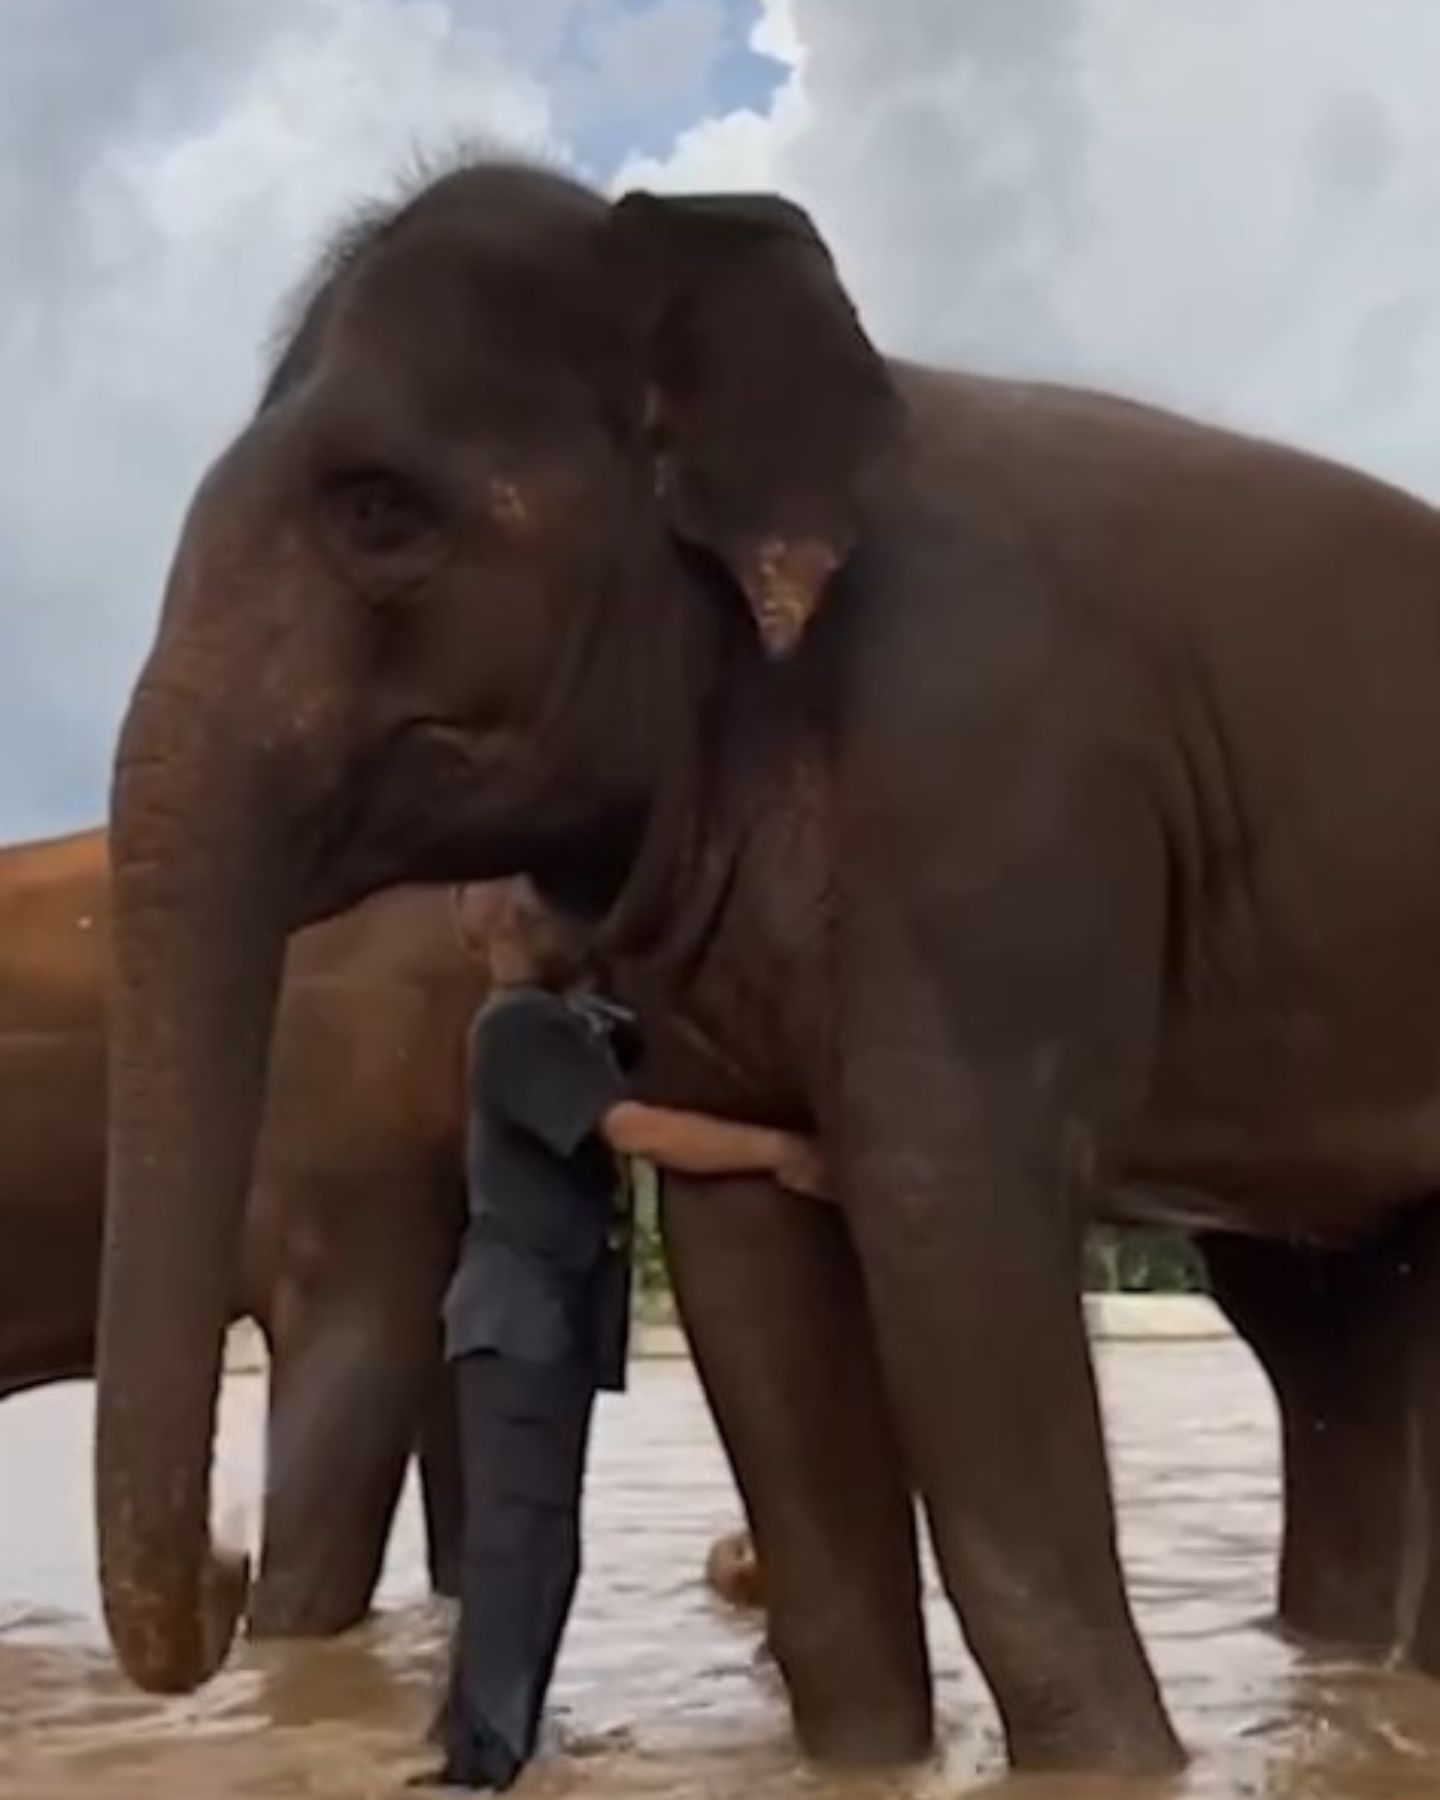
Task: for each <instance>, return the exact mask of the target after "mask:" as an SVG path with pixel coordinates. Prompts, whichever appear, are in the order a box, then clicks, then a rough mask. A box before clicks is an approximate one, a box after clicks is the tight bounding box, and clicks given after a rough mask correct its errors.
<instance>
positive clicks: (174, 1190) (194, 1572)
mask: <svg viewBox="0 0 1440 1800" xmlns="http://www.w3.org/2000/svg"><path fill="white" fill-rule="evenodd" d="M162 669H163V680H162V679H161V678H160V676H159V675H158V674H156V673H152V674H149V675H147V677H146V678H145V679H144V680H143V681H142V683H141V686H140V688H139V689H138V690H137V693H136V696H135V699H134V701H133V702H132V705H131V709H130V713H129V716H128V718H127V720H126V724H125V728H124V731H123V733H122V736H121V742H120V749H119V753H118V758H117V763H116V778H115V787H114V793H113V797H112V856H113V863H114V915H113V918H114V924H113V929H114V939H115V941H114V956H115V988H114V992H113V1002H112V1004H113V1012H112V1025H111V1031H110V1120H111V1137H110V1165H109V1192H108V1200H107V1217H106V1237H105V1258H104V1272H103V1278H102V1284H101V1306H100V1324H99V1395H98V1416H97V1435H96V1503H97V1508H98V1529H99V1561H100V1579H101V1586H102V1590H103V1595H104V1605H105V1617H106V1621H107V1624H108V1626H109V1630H110V1634H111V1637H112V1639H113V1641H114V1645H115V1649H116V1652H117V1654H118V1656H119V1658H120V1661H121V1663H122V1665H123V1666H124V1668H125V1670H126V1672H127V1673H128V1674H129V1675H130V1676H131V1678H132V1679H133V1680H134V1681H136V1682H137V1683H139V1684H140V1685H141V1686H142V1687H145V1688H149V1689H152V1690H155V1691H159V1692H183V1691H188V1690H190V1689H193V1688H195V1687H196V1686H198V1685H199V1684H200V1683H201V1682H203V1681H205V1680H206V1679H207V1678H208V1677H209V1676H210V1675H211V1674H212V1673H213V1672H214V1671H215V1669H216V1668H217V1667H218V1666H219V1665H220V1663H221V1662H222V1661H223V1659H224V1657H225V1654H226V1652H227V1650H228V1648H229V1645H230V1642H231V1639H232V1637H233V1636H234V1632H235V1627H236V1623H237V1620H238V1618H239V1616H240V1614H241V1612H242V1610H243V1607H244V1603H245V1593H246V1569H245V1565H244V1563H243V1562H242V1561H241V1560H240V1559H238V1558H231V1559H229V1560H225V1559H221V1558H218V1557H217V1556H216V1554H215V1552H214V1551H213V1550H212V1547H211V1543H210V1530H209V1507H210V1468H211V1456H212V1448H213V1436H214V1425H215V1412H216V1402H217V1394H218V1388H219V1380H220V1368H221V1356H222V1350H223V1341H224V1332H225V1328H226V1325H227V1323H228V1320H229V1318H230V1317H231V1315H232V1313H233V1311H234V1305H235V1301H236V1298H237V1291H238V1280H239V1263H240V1234H241V1229H242V1226H243V1221H244V1213H245V1202H246V1196H247V1193H248V1189H249V1182H250V1173H251V1163H252V1157H253V1150H254V1142H255V1136H256V1132H257V1129H258V1125H259V1120H260V1109H261V1105H262V1100H263V1091H264V1077H265V1065H266V1057H267V1052H268V1046H269V1035H270V1028H271V1023H272V1019H273V1015H274V1011H275V1005H276V998H277V991H278V986H279V980H280V974H281V968H282V960H283V954H284V947H285V938H286V931H287V923H288V912H289V904H288V901H289V893H290V890H291V886H292V880H293V877H292V876H291V874H290V872H289V871H288V870H287V868H286V858H285V856H284V854H283V850H282V844H283V836H282V828H281V811H280V808H279V807H278V805H276V804H275V801H276V796H275V794H274V791H273V777H274V774H275V770H274V769H273V768H270V769H268V770H267V768H266V766H265V764H266V759H265V757H264V755H263V752H262V751H260V750H259V749H257V747H256V745H255V744H254V742H253V741H252V740H253V737H254V731H253V726H251V721H250V720H249V719H248V718H247V716H246V712H245V706H246V699H247V697H246V696H244V695H235V696H232V697H228V698H226V697H222V698H221V699H220V700H219V702H218V703H217V702H216V699H215V695H214V688H215V685H216V683H215V681H214V677H215V675H216V674H217V667H216V666H215V658H214V657H213V655H206V654H202V653H199V652H198V651H196V650H195V649H194V647H193V646H192V647H188V648H187V647H182V646H176V645H175V644H173V643H172V644H171V645H170V646H168V647H166V646H164V644H163V641H162V646H161V647H160V648H159V649H158V650H157V653H156V658H155V659H154V660H153V662H152V670H156V671H159V670H162ZM222 679H223V676H222ZM206 690H209V691H208V693H207V691H206ZM247 727H248V729H247Z"/></svg>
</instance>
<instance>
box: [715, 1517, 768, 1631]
mask: <svg viewBox="0 0 1440 1800" xmlns="http://www.w3.org/2000/svg"><path fill="white" fill-rule="evenodd" d="M705 1580H706V1582H707V1584H708V1585H709V1587H710V1589H711V1591H712V1592H713V1593H715V1594H718V1595H719V1597H720V1598H721V1599H722V1600H724V1601H726V1602H727V1603H728V1604H729V1605H730V1606H734V1607H739V1608H741V1609H742V1610H744V1611H747V1612H749V1611H755V1610H758V1609H760V1608H763V1607H764V1605H765V1584H764V1580H763V1578H762V1575H761V1570H760V1559H759V1557H758V1556H757V1555H756V1553H755V1542H754V1539H753V1538H752V1537H751V1536H750V1533H749V1532H748V1531H731V1532H727V1533H726V1535H725V1536H724V1537H721V1538H716V1540H715V1542H714V1543H713V1544H712V1545H711V1546H710V1554H709V1555H708V1556H707V1557H706V1558H705Z"/></svg>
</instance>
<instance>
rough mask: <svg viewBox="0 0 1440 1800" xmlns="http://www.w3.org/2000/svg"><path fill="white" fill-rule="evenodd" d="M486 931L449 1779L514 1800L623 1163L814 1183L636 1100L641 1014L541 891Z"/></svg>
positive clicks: (604, 1359) (547, 1654)
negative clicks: (595, 974)
mask: <svg viewBox="0 0 1440 1800" xmlns="http://www.w3.org/2000/svg"><path fill="white" fill-rule="evenodd" d="M485 940H486V945H487V953H488V958H489V964H490V974H491V979H492V982H493V986H494V992H493V994H492V998H491V1000H490V1001H489V1003H488V1004H487V1005H486V1006H485V1007H484V1008H483V1009H482V1010H481V1012H480V1013H479V1015H478V1016H477V1018H476V1021H475V1025H474V1027H473V1030H472V1033H471V1042H470V1137H469V1151H468V1174H469V1190H470V1222H469V1227H468V1230H467V1232H466V1236H465V1242H464V1247H463V1250H462V1253H461V1258H460V1264H459V1267H458V1269H457V1270H456V1273H455V1278H454V1280H453V1282H452V1284H451V1287H450V1290H449V1293H448V1295H447V1297H446V1302H445V1334H446V1355H447V1357H448V1358H449V1359H450V1360H451V1362H452V1363H453V1364H454V1367H455V1375H456V1385H457V1401H458V1407H459V1416H460V1439H461V1450H462V1455H463V1460H464V1476H465V1541H464V1552H463V1568H462V1574H461V1584H460V1590H461V1602H460V1606H461V1612H460V1626H459V1631H458V1633H457V1637H456V1646H455V1654H454V1658H453V1662H452V1667H451V1675H450V1685H449V1691H448V1696H447V1699H446V1703H445V1707H444V1710H443V1713H442V1715H441V1720H440V1727H439V1735H440V1738H441V1741H442V1744H443V1748H444V1755H445V1763H444V1768H443V1770H442V1771H441V1773H440V1776H439V1780H440V1781H441V1782H443V1783H445V1784H448V1785H454V1786H460V1787H470V1788H489V1789H494V1790H497V1791H501V1790H504V1789H507V1788H509V1787H510V1786H511V1785H512V1784H513V1783H514V1781H515V1779H516V1778H517V1776H518V1775H519V1773H520V1771H521V1770H522V1769H523V1768H524V1766H525V1764H526V1762H527V1761H528V1760H529V1758H530V1757H531V1755H532V1754H533V1751H534V1747H535V1740H536V1734H537V1732H538V1729H539V1724H540V1716H541V1710H542V1707H543V1704H544V1699H545V1694H546V1690H547V1688H548V1687H549V1684H550V1678H551V1675H552V1673H553V1671H554V1666H555V1660H556V1657H557V1655H558V1652H559V1648H560V1639H561V1635H562V1633H563V1631H564V1628H565V1623H566V1620H567V1618H568V1616H569V1611H570V1605H571V1601H572V1599H573V1597H574V1592H575V1584H576V1581H577V1579H578V1576H579V1569H580V1533H579V1513H580V1497H581V1486H582V1482H583V1479H584V1469H585V1458H586V1451H587V1447H588V1439H589V1430H590V1416H591V1410H592V1406H593V1402H594V1397H595V1393H596V1391H597V1389H609V1390H612V1391H617V1390H619V1389H621V1388H623V1386H624V1370H625V1353H626V1347H627V1334H628V1323H629V1271H630V1258H629V1228H630V1221H629V1213H628V1205H627V1204H626V1202H625V1198H624V1195H623V1188H622V1182H621V1176H620V1163H619V1159H620V1158H623V1157H631V1156H639V1157H644V1158H646V1159H647V1160H649V1161H651V1162H653V1163H654V1164H655V1165H656V1166H657V1167H658V1168H660V1169H662V1170H664V1169H672V1170H675V1171H678V1172H680V1173H683V1174H688V1175H699V1176H705V1175H723V1174H739V1173H748V1172H754V1173H757V1174H766V1175H771V1176H773V1177H775V1178H776V1179H778V1180H780V1181H781V1182H783V1183H784V1184H785V1185H786V1186H788V1187H790V1188H792V1189H794V1190H795V1191H797V1192H801V1193H807V1194H812V1195H817V1194H819V1193H821V1192H822V1190H823V1174H822V1171H821V1168H820V1165H819V1162H818V1159H817V1156H816V1153H815V1149H814V1146H813V1145H812V1144H810V1143H809V1142H808V1141H806V1140H805V1139H801V1138H796V1137H793V1136H791V1135H789V1134H787V1133H784V1132H778V1131H770V1130H766V1129H764V1128H761V1127H758V1126H748V1125H738V1124H733V1123H730V1122H728V1121H725V1120H721V1119H714V1118H710V1117H707V1116H705V1115H702V1114H697V1113H687V1112H678V1111H674V1110H671V1109H668V1108H663V1107H654V1106H646V1105H643V1104H642V1103H640V1102H639V1101H637V1100H633V1099H631V1098H630V1097H629V1094H628V1092H627V1083H626V1074H627V1071H628V1070H629V1069H630V1067H631V1066H633V1063H634V1061H635V1058H636V1056H637V1054H638V1049H639V1045H638V1040H637V1037H636V1033H635V1030H634V1026H633V1023H632V1021H631V1020H630V1017H629V1015H628V1014H626V1013H624V1012H623V1011H622V1010H621V1009H619V1008H617V1007H615V1006H612V1005H610V1004H609V1003H607V1002H605V1001H603V1000H601V999H600V998H599V997H598V996H597V995H593V994H582V993H580V992H578V991H567V990H570V989H571V988H572V984H573V983H574V982H575V981H576V978H577V977H578V975H579V974H580V972H581V969H582V967H583V952H582V951H581V949H580V947H579V945H578V943H577V942H576V940H575V939H574V938H573V936H572V935H571V934H569V933H568V932H567V931H566V930H565V929H564V928H563V927H562V926H561V925H560V924H559V922H558V921H556V920H555V919H554V918H553V917H551V916H550V915H548V914H547V912H546V910H545V909H544V908H543V907H542V906H541V905H540V904H539V902H538V901H537V900H536V898H535V896H534V894H533V892H532V891H531V890H530V888H529V887H528V884H526V883H523V882H515V883H509V884H506V886H505V887H504V888H503V889H501V890H498V892H497V894H496V895H495V896H494V897H492V899H491V900H490V902H489V917H488V918H487V920H486V921H485Z"/></svg>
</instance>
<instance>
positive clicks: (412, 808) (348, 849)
mask: <svg viewBox="0 0 1440 1800" xmlns="http://www.w3.org/2000/svg"><path fill="white" fill-rule="evenodd" d="M521 760H522V758H521V752H520V746H519V743H518V740H516V739H514V738H513V737H512V736H511V735H510V734H509V733H502V732H495V733H488V734H477V733H475V732H474V731H472V730H470V729H468V728H466V727H463V726H461V725H459V724H456V723H454V722H452V721H448V720H440V719H428V718H426V719H417V720H413V721H410V722H407V723H406V724H405V725H404V726H402V727H400V728H398V729H397V730H395V731H393V732H392V733H390V734H389V736H388V737H387V739H386V740H385V742H384V743H383V744H382V745H380V746H379V747H378V748H377V749H375V750H374V751H372V752H370V753H368V754H366V755H364V756H363V757H360V758H358V759H357V760H356V762H355V764H354V765H353V766H352V769H351V771H350V773H349V775H348V777H347V778H346V779H345V781H344V783H343V785H342V787H341V788H340V790H339V791H338V792H337V794H336V795H335V796H334V798H333V799H332V800H331V801H330V802H329V803H328V804H322V805H321V806H320V807H319V808H318V809H317V813H316V818H315V824H314V828H313V829H312V830H310V831H308V832H305V833H304V834H303V849H302V851H301V853H300V855H299V856H298V857H297V859H296V865H295V877H296V881H295V889H294V896H295V901H294V904H295V917H294V921H293V922H294V924H295V925H296V926H297V927H298V926H299V925H302V924H309V923H312V922H314V921H315V920H317V919H322V918H327V917H330V916H331V915H333V914H335V913H338V912H343V911H346V910H347V909H348V908H350V907H352V906H355V905H358V904H359V902H360V901H362V900H364V899H365V898H367V897H368V896H369V895H370V894H373V893H375V892H376V891H377V890H379V889H382V888H387V887H393V886H396V885H397V884H399V883H402V882H436V883H439V882H447V881H488V880H494V879H496V878H498V877H501V876H505V875H509V874H513V873H515V872H516V871H517V870H518V869H521V868H523V867H524V866H525V864H526V858H527V855H528V852H529V846H528V844H527V841H526V836H527V834H526V832H525V828H524V821H525V817H526V814H527V812H528V811H529V810H530V808H529V807H528V806H527V804H526V799H525V791H524V790H525V785H526V784H525V782H524V778H523V774H522V772H521V769H520V767H519V765H520V763H521Z"/></svg>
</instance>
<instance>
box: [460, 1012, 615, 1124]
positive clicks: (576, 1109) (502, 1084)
mask: <svg viewBox="0 0 1440 1800" xmlns="http://www.w3.org/2000/svg"><path fill="white" fill-rule="evenodd" d="M473 1056H474V1079H475V1081H476V1083H477V1086H478V1090H479V1097H480V1098H481V1099H482V1100H483V1102H484V1103H485V1104H486V1105H488V1106H489V1107H490V1108H492V1109H493V1110H494V1111H495V1112H497V1113H500V1114H502V1115H503V1116H504V1117H505V1118H507V1119H508V1120H509V1121H510V1122H511V1123H512V1124H513V1125H518V1126H519V1127H520V1129H521V1130H522V1131H527V1132H529V1133H530V1135H531V1136H532V1137H535V1138H538V1139H539V1141H540V1142H541V1143H542V1144H544V1145H545V1147H546V1148H547V1149H549V1150H551V1151H553V1152H554V1153H555V1154H556V1155H557V1156H573V1155H574V1153H575V1152H576V1151H577V1150H578V1149H579V1148H580V1146H581V1144H583V1143H584V1141H585V1139H586V1138H587V1137H589V1136H590V1135H591V1134H592V1133H593V1132H594V1131H596V1130H597V1129H598V1128H599V1126H600V1123H601V1121H602V1120H603V1119H604V1117H605V1115H606V1113H607V1112H609V1110H610V1108H611V1107H612V1106H614V1105H615V1104H616V1102H617V1101H619V1100H623V1099H624V1098H625V1084H624V1081H623V1080H622V1079H621V1076H620V1074H619V1071H618V1070H617V1069H616V1067H615V1065H614V1063H613V1062H612V1061H611V1059H610V1056H609V1053H608V1052H607V1050H606V1048H605V1045H604V1044H603V1042H601V1040H600V1039H599V1038H597V1037H596V1036H595V1035H594V1034H593V1033H592V1032H591V1031H589V1030H588V1029H587V1028H586V1026H585V1025H584V1024H583V1023H582V1022H581V1021H580V1020H579V1019H577V1018H576V1017H575V1015H574V1014H573V1013H572V1012H570V1011H569V1009H568V1008H567V1007H566V1006H565V1004H564V1003H563V1001H560V1000H556V999H553V998H550V997H547V998H546V999H545V1000H543V1001H538V1002H536V1003H535V1004H533V1005H532V1004H517V1005H511V1006H508V1007H505V1008H504V1009H503V1010H501V1011H499V1012H497V1013H496V1014H494V1015H493V1017H491V1018H490V1019H489V1020H488V1021H486V1022H485V1023H483V1024H482V1025H481V1027H480V1028H479V1029H478V1030H477V1032H476V1038H475V1043H474V1046H473Z"/></svg>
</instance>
